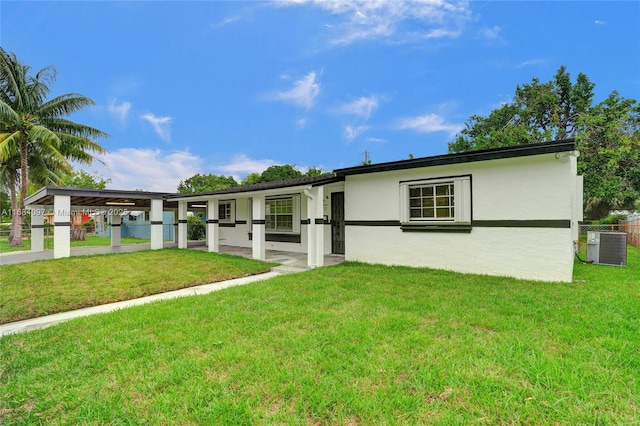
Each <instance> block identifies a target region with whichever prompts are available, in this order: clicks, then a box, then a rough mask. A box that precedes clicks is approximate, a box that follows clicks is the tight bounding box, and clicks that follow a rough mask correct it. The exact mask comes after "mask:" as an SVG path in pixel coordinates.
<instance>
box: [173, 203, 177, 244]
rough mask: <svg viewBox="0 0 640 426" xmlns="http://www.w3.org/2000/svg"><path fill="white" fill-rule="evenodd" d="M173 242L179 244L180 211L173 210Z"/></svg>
mask: <svg viewBox="0 0 640 426" xmlns="http://www.w3.org/2000/svg"><path fill="white" fill-rule="evenodd" d="M173 242H174V243H176V244H178V209H173Z"/></svg>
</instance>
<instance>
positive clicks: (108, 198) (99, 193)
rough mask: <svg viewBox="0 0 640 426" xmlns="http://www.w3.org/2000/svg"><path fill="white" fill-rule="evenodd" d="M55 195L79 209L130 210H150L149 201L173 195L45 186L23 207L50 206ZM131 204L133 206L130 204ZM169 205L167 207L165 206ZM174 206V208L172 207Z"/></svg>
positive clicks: (30, 197)
mask: <svg viewBox="0 0 640 426" xmlns="http://www.w3.org/2000/svg"><path fill="white" fill-rule="evenodd" d="M56 195H68V196H70V197H71V205H72V206H80V207H107V208H108V207H127V208H130V209H132V210H139V209H149V208H151V200H165V199H166V197H167V196H169V195H173V194H170V193H166V192H146V191H119V190H113V189H84V188H65V187H57V186H46V187H44V188H42V189H41V190H39V191H38V192H36V193H35V194H32V195H30V196H29V197H27V199H26V200H25V205H26V206H29V205H42V206H52V205H53V198H54V196H56ZM131 203H133V204H131ZM167 204H169V205H167ZM173 204H175V206H174V205H173ZM164 206H165V207H170V208H171V207H177V203H175V202H173V203H172V202H169V203H167V202H166V201H165V203H164Z"/></svg>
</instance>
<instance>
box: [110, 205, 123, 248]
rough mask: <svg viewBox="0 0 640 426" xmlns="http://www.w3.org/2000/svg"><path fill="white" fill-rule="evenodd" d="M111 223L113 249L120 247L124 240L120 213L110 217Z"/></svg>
mask: <svg viewBox="0 0 640 426" xmlns="http://www.w3.org/2000/svg"><path fill="white" fill-rule="evenodd" d="M109 222H110V223H111V247H120V244H121V242H122V241H121V240H122V238H121V237H122V216H120V212H117V213H116V214H110V215H109Z"/></svg>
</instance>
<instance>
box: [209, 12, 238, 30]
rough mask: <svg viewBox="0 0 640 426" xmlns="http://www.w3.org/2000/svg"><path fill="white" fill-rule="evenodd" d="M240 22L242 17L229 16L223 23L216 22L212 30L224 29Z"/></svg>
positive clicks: (212, 25)
mask: <svg viewBox="0 0 640 426" xmlns="http://www.w3.org/2000/svg"><path fill="white" fill-rule="evenodd" d="M239 20H240V16H237V15H236V16H228V17H226V18H224V19H223V20H222V21H220V22H216V23H214V24H211V27H212V28H222V27H225V26H227V25H230V24H233V23H234V22H237V21H239Z"/></svg>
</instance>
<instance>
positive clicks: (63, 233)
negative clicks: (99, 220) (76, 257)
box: [53, 195, 71, 259]
mask: <svg viewBox="0 0 640 426" xmlns="http://www.w3.org/2000/svg"><path fill="white" fill-rule="evenodd" d="M69 256H71V197H70V196H69V195H54V196H53V257H54V259H60V258H62V257H69Z"/></svg>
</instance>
